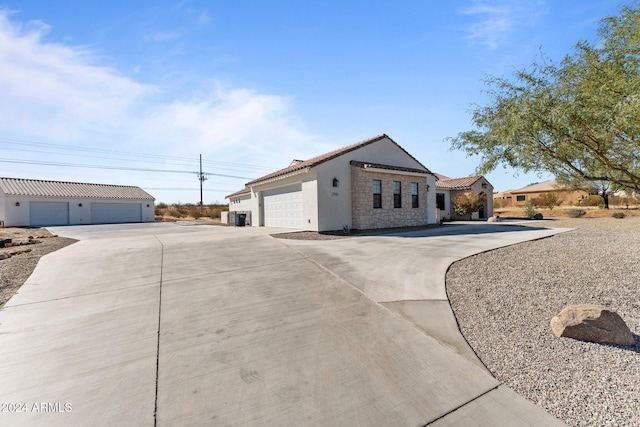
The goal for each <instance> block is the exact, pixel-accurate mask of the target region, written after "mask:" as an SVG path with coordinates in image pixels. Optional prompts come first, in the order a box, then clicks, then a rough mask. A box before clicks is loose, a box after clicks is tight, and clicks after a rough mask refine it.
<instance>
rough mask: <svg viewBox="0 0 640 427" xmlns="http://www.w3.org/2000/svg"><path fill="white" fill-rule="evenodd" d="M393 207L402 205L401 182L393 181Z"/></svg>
mask: <svg viewBox="0 0 640 427" xmlns="http://www.w3.org/2000/svg"><path fill="white" fill-rule="evenodd" d="M393 207H394V208H396V209H398V208H401V207H402V182H401V181H393Z"/></svg>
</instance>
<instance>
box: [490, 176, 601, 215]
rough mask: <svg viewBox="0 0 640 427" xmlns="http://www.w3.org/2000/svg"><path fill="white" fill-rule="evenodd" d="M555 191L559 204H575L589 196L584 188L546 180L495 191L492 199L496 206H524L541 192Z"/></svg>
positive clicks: (541, 193)
mask: <svg viewBox="0 0 640 427" xmlns="http://www.w3.org/2000/svg"><path fill="white" fill-rule="evenodd" d="M548 193H555V194H557V195H558V198H560V199H561V200H562V203H561V205H577V204H579V203H580V201H581V200H582V199H584V198H585V197H588V196H589V192H588V191H585V190H576V189H574V188H571V187H566V186H562V185H560V184H558V183H557V182H556V181H555V180H553V179H552V180H548V181H544V182H538V183H535V184H531V185H527V186H526V187H523V188H520V189H518V190H509V191H504V192H501V193H496V194H495V195H494V196H493V200H494V201H495V202H496V205H497V206H500V207H504V208H506V207H509V206H524V205H525V204H526V203H527V202H530V201H531V200H533V199H535V198H538V197H540V196H541V195H543V194H548Z"/></svg>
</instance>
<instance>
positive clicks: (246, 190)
mask: <svg viewBox="0 0 640 427" xmlns="http://www.w3.org/2000/svg"><path fill="white" fill-rule="evenodd" d="M248 193H251V189H250V188H249V187H245V188H243V189H242V190H240V191H236V192H235V193H231V194H229V195H228V196H225V199H230V198H231V197H236V196H242V195H243V194H248Z"/></svg>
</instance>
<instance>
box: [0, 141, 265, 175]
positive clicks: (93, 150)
mask: <svg viewBox="0 0 640 427" xmlns="http://www.w3.org/2000/svg"><path fill="white" fill-rule="evenodd" d="M0 143H5V144H11V145H21V146H23V145H26V146H32V147H45V148H53V149H58V150H66V151H75V152H87V153H99V154H114V155H122V156H126V157H134V160H135V158H138V159H140V158H142V159H144V160H145V161H148V159H150V158H152V159H159V160H165V161H166V160H172V161H179V162H186V163H191V164H193V163H195V162H196V160H194V159H192V158H189V157H179V156H166V155H159V154H151V153H136V152H127V151H119V150H106V149H99V148H86V147H77V146H72V145H64V144H51V143H44V142H37V141H28V140H22V139H11V138H2V137H0ZM23 150H24V151H28V150H26V149H23ZM50 154H62V153H50ZM87 157H92V156H87ZM93 157H95V156H93ZM204 164H205V165H219V166H220V165H221V166H227V167H235V168H243V169H255V170H264V171H272V170H274V169H276V168H273V167H270V166H262V165H248V164H242V163H233V162H220V161H208V162H204Z"/></svg>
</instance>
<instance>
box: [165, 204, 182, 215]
mask: <svg viewBox="0 0 640 427" xmlns="http://www.w3.org/2000/svg"><path fill="white" fill-rule="evenodd" d="M165 213H166V215H167V216H170V217H173V218H182V217H183V216H184V215H183V214H182V212H180V208H179V207H178V206H176V205H172V206H169V207H168V208H167V209H166V210H165Z"/></svg>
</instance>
